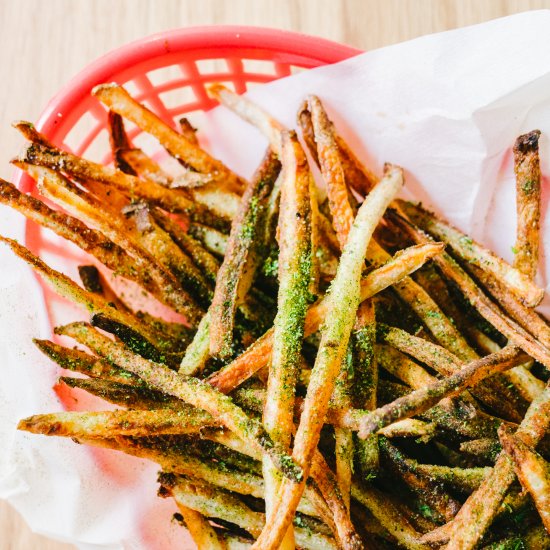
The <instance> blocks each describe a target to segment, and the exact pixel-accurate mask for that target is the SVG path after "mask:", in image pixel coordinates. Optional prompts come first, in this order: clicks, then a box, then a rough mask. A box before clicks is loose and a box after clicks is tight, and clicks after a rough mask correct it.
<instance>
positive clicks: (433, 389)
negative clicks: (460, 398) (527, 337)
mask: <svg viewBox="0 0 550 550" xmlns="http://www.w3.org/2000/svg"><path fill="white" fill-rule="evenodd" d="M521 361H525V356H524V355H523V354H522V353H520V352H519V350H518V348H516V347H514V346H507V347H506V348H504V349H503V350H501V351H499V352H497V353H494V354H492V355H488V356H486V357H483V358H481V359H477V360H475V361H472V362H471V363H470V364H468V365H467V366H465V367H464V368H463V369H461V370H460V371H458V372H457V373H455V374H453V375H452V376H449V377H448V378H445V379H443V380H438V381H437V382H433V383H432V384H430V385H429V386H427V387H425V388H423V389H419V390H415V391H414V392H412V393H410V394H408V395H406V396H404V397H401V398H399V399H397V400H395V401H393V402H392V403H388V404H387V405H384V406H383V407H380V408H379V409H377V410H376V411H373V412H371V413H367V414H366V415H365V418H364V421H363V422H362V425H361V428H360V430H359V436H360V437H366V436H367V435H369V434H371V433H375V432H376V431H377V430H379V429H380V428H382V427H384V426H389V425H390V424H392V423H393V422H396V421H397V420H402V419H403V418H410V417H411V416H414V415H416V414H419V413H421V412H424V411H426V410H428V409H429V408H431V407H432V406H433V405H435V404H437V403H438V402H439V401H441V399H443V398H444V397H454V396H455V395H459V394H460V393H462V392H463V391H464V390H465V389H466V388H468V387H470V386H473V385H475V384H477V383H478V382H479V381H480V380H483V379H484V378H487V377H488V376H491V375H493V374H494V373H496V372H502V371H504V370H506V369H509V368H512V367H514V366H516V365H518V364H520V363H521Z"/></svg>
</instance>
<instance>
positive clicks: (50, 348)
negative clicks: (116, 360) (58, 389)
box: [33, 338, 139, 384]
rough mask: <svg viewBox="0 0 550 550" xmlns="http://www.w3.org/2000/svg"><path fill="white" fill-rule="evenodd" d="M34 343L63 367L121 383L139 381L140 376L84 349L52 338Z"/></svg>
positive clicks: (34, 341)
mask: <svg viewBox="0 0 550 550" xmlns="http://www.w3.org/2000/svg"><path fill="white" fill-rule="evenodd" d="M33 343H34V344H35V346H36V347H37V348H38V349H39V350H40V351H41V352H42V353H44V355H46V356H48V357H49V358H50V359H51V360H52V361H55V362H56V363H57V364H58V365H59V366H60V367H61V368H62V369H67V370H72V371H74V372H80V373H82V374H85V375H86V376H90V377H92V378H102V379H104V380H112V381H113V382H119V383H121V384H129V383H134V384H135V383H138V382H139V378H137V377H136V376H134V375H133V374H132V373H130V372H126V371H123V370H122V369H119V368H118V367H115V366H113V365H111V364H110V363H109V362H107V361H104V360H103V359H100V358H99V357H96V356H94V355H89V354H88V353H85V352H83V351H80V350H77V349H72V348H66V347H63V346H60V345H59V344H56V343H54V342H51V341H50V340H38V339H36V338H35V339H34V340H33Z"/></svg>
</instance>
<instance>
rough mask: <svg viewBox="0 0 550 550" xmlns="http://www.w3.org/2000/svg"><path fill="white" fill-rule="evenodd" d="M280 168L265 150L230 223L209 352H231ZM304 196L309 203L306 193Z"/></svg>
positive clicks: (212, 308) (257, 263)
mask: <svg viewBox="0 0 550 550" xmlns="http://www.w3.org/2000/svg"><path fill="white" fill-rule="evenodd" d="M279 170H280V163H279V161H278V160H277V159H276V158H275V156H274V155H273V154H272V153H268V154H267V155H266V157H265V158H264V160H263V161H262V163H261V165H260V167H259V169H258V170H257V172H256V174H255V175H254V177H253V179H252V181H251V183H250V184H249V185H248V186H247V187H246V190H245V193H244V195H243V197H242V203H241V208H240V211H239V214H238V215H237V217H236V218H235V219H234V220H233V224H232V226H231V233H230V235H229V240H228V243H227V249H226V253H225V257H224V261H223V263H222V265H221V267H220V271H219V273H218V278H217V281H216V289H215V291H214V298H213V300H212V305H211V306H210V353H211V354H212V355H214V356H219V357H220V358H225V359H227V358H228V357H229V356H230V355H231V352H232V349H231V348H232V341H233V327H234V319H235V310H236V308H237V305H238V303H239V301H242V300H243V299H244V296H245V295H246V294H247V293H248V290H249V289H250V287H251V286H252V283H253V281H254V277H255V275H256V271H257V269H258V267H259V266H260V265H261V263H262V262H263V260H264V257H263V255H262V250H264V249H265V246H263V245H264V243H263V239H262V237H263V235H262V233H263V225H264V222H265V219H264V214H265V209H266V207H267V201H268V200H269V195H270V193H271V190H272V188H273V184H274V183H275V179H276V178H277V176H278V174H279ZM306 182H307V180H306ZM307 198H308V202H309V195H308V196H307Z"/></svg>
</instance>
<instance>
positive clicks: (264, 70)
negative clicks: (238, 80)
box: [242, 59, 277, 76]
mask: <svg viewBox="0 0 550 550" xmlns="http://www.w3.org/2000/svg"><path fill="white" fill-rule="evenodd" d="M242 63H243V70H244V72H245V73H246V74H247V75H249V74H266V75H271V76H276V74H277V72H276V67H275V65H274V64H273V62H272V61H266V60H263V59H243V60H242Z"/></svg>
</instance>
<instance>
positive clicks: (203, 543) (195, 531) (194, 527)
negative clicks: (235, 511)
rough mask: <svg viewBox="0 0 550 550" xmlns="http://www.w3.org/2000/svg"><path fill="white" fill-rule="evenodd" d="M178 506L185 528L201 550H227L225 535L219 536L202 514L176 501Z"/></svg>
mask: <svg viewBox="0 0 550 550" xmlns="http://www.w3.org/2000/svg"><path fill="white" fill-rule="evenodd" d="M176 505H177V507H178V510H179V511H180V514H181V516H182V518H183V521H184V523H185V527H186V528H187V530H188V531H189V534H190V535H191V538H192V539H193V542H194V543H195V544H196V545H197V548H199V550H202V549H204V550H227V544H226V543H225V540H224V537H223V535H220V536H218V534H217V533H216V530H215V529H214V528H213V527H212V526H211V525H210V523H208V521H207V520H206V518H205V517H204V516H203V515H202V514H201V513H200V512H196V511H195V510H193V509H192V508H188V507H187V506H185V504H183V503H181V502H178V501H176Z"/></svg>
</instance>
